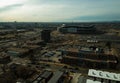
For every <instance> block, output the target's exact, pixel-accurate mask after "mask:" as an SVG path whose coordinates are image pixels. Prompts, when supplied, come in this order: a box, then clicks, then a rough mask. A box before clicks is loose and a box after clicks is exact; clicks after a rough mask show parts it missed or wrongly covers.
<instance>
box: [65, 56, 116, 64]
mask: <svg viewBox="0 0 120 83" xmlns="http://www.w3.org/2000/svg"><path fill="white" fill-rule="evenodd" d="M65 57H66V58H71V59H76V60H86V61H91V62H100V63H101V62H103V63H104V62H112V63H117V61H116V60H98V59H89V58H79V57H72V56H65Z"/></svg>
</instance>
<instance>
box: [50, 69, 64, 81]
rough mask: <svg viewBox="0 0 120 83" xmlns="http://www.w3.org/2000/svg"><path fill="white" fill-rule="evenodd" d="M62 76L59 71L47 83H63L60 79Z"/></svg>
mask: <svg viewBox="0 0 120 83" xmlns="http://www.w3.org/2000/svg"><path fill="white" fill-rule="evenodd" d="M63 74H64V73H63V72H61V71H56V72H55V73H54V75H53V77H52V78H51V79H50V81H48V83H63V82H62V79H61V78H62V76H63Z"/></svg>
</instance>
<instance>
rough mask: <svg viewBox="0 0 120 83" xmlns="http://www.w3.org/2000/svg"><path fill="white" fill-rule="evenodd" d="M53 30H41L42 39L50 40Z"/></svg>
mask: <svg viewBox="0 0 120 83" xmlns="http://www.w3.org/2000/svg"><path fill="white" fill-rule="evenodd" d="M50 33H51V31H50V30H42V31H41V39H42V40H43V41H44V42H50V40H51V35H50Z"/></svg>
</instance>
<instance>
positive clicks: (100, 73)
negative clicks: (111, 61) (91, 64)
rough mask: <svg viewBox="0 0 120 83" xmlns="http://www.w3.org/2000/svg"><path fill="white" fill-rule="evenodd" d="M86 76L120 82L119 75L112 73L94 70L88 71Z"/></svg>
mask: <svg viewBox="0 0 120 83" xmlns="http://www.w3.org/2000/svg"><path fill="white" fill-rule="evenodd" d="M88 76H92V77H98V78H103V79H108V80H114V81H120V73H112V72H107V71H101V70H95V69H89V71H88Z"/></svg>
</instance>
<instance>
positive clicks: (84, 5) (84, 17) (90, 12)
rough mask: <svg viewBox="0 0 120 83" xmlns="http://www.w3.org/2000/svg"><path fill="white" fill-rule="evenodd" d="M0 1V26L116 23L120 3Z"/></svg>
mask: <svg viewBox="0 0 120 83" xmlns="http://www.w3.org/2000/svg"><path fill="white" fill-rule="evenodd" d="M0 1H1V2H0V22H8V21H18V22H71V21H74V22H96V21H120V11H119V7H120V0H116V1H113V0H71V1H69V0H59V1H58V0H0Z"/></svg>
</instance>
